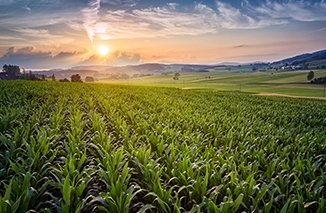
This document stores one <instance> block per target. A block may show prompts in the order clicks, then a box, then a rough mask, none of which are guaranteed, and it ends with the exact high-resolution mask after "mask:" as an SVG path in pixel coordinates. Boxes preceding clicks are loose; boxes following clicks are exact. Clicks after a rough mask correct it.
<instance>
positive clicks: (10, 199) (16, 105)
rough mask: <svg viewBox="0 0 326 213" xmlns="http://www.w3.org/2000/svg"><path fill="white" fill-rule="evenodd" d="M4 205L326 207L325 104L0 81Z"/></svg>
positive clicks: (51, 208) (25, 208) (66, 210)
mask: <svg viewBox="0 0 326 213" xmlns="http://www.w3.org/2000/svg"><path fill="white" fill-rule="evenodd" d="M0 90H1V93H0V117H1V122H0V213H7V212H8V213H9V212H63V213H71V212H118V213H122V212H140V213H141V212H148V213H150V212H159V213H161V212H162V213H163V212H164V213H171V212H175V213H179V212H193V213H197V212H264V213H267V212H281V213H285V212H313V213H315V212H318V213H323V212H326V199H325V196H326V188H325V186H326V184H325V183H326V134H325V132H326V117H325V115H326V107H325V104H326V102H325V101H322V100H309V99H291V98H284V97H261V96H253V95H249V94H243V93H238V92H216V91H208V90H202V91H201V90H196V91H194V90H181V89H177V88H166V87H165V88H163V87H141V86H132V85H130V86H128V85H125V86H123V85H110V84H98V83H96V84H86V83H59V82H28V81H0Z"/></svg>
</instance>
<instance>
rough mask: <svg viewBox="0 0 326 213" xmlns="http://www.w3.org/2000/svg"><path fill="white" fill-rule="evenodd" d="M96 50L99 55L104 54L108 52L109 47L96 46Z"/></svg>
mask: <svg viewBox="0 0 326 213" xmlns="http://www.w3.org/2000/svg"><path fill="white" fill-rule="evenodd" d="M97 51H98V53H99V54H100V55H103V56H104V55H106V54H108V52H109V48H108V47H107V46H103V45H102V46H99V47H98V48H97Z"/></svg>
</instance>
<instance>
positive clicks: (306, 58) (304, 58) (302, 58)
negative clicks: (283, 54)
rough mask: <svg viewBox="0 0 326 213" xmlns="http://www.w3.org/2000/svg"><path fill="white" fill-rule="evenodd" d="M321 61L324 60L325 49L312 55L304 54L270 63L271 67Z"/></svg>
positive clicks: (325, 57)
mask: <svg viewBox="0 0 326 213" xmlns="http://www.w3.org/2000/svg"><path fill="white" fill-rule="evenodd" d="M323 59H326V49H325V50H320V51H317V52H313V53H304V54H301V55H297V56H294V57H291V58H286V59H282V60H280V61H276V62H273V63H271V65H285V64H302V63H309V62H311V61H316V60H323Z"/></svg>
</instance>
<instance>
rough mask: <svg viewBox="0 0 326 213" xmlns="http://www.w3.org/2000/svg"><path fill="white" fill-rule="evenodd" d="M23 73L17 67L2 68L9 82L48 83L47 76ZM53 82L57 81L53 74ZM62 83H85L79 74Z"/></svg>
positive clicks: (62, 80)
mask: <svg viewBox="0 0 326 213" xmlns="http://www.w3.org/2000/svg"><path fill="white" fill-rule="evenodd" d="M22 70H23V71H22V72H21V69H20V67H19V66H17V65H11V64H9V65H7V64H5V65H3V66H2V73H3V74H6V77H7V78H6V79H8V80H16V79H21V80H31V81H46V76H45V75H44V74H43V75H36V74H34V73H32V71H29V72H26V71H25V69H22ZM51 79H52V81H56V78H55V75H54V74H52V76H51ZM59 81H60V82H70V81H71V82H83V81H82V80H81V76H80V75H79V74H74V75H72V76H71V77H70V81H69V80H68V79H67V78H65V79H60V80H59ZM93 81H94V79H93Z"/></svg>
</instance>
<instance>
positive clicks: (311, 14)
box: [253, 1, 326, 22]
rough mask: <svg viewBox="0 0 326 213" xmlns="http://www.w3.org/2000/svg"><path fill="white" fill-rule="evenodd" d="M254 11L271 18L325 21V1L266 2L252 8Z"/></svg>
mask: <svg viewBox="0 0 326 213" xmlns="http://www.w3.org/2000/svg"><path fill="white" fill-rule="evenodd" d="M253 9H254V10H255V11H256V12H258V13H260V14H262V15H266V16H268V17H270V18H273V19H290V20H294V21H308V22H309V21H325V20H326V13H325V11H326V3H325V2H324V1H321V2H318V3H312V2H310V1H287V2H282V3H278V2H273V1H266V3H264V4H262V5H261V6H258V7H256V8H253Z"/></svg>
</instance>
